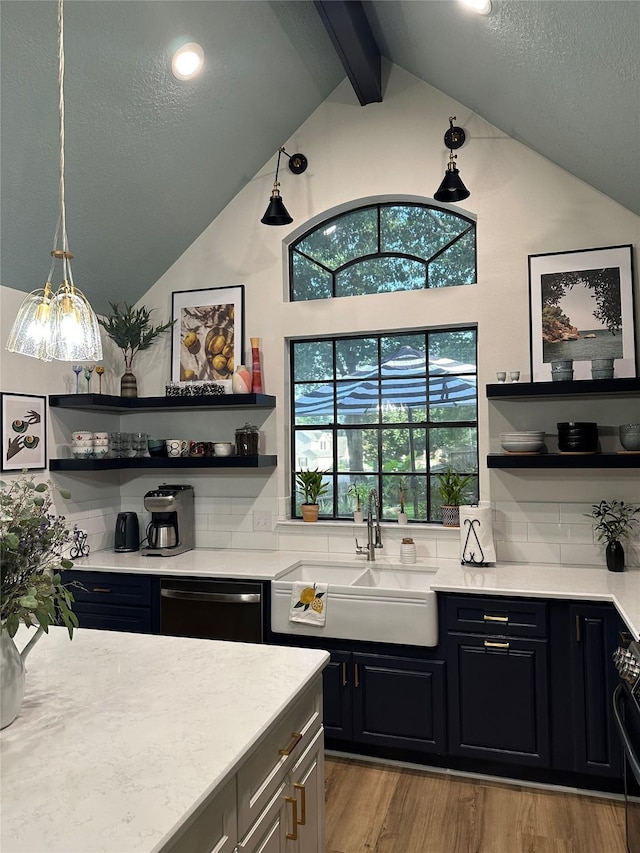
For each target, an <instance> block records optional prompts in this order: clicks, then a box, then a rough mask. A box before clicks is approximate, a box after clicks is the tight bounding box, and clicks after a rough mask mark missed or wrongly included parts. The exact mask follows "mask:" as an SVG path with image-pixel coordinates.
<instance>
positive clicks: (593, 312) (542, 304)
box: [529, 245, 637, 382]
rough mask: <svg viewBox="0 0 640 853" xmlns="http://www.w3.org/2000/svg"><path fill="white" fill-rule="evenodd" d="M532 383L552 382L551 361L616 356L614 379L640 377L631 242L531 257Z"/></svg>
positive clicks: (585, 369) (577, 375) (576, 362)
mask: <svg viewBox="0 0 640 853" xmlns="http://www.w3.org/2000/svg"><path fill="white" fill-rule="evenodd" d="M529 314H530V324H531V381H532V382H548V381H550V380H551V364H550V363H551V361H553V360H556V359H569V358H570V359H573V378H574V379H591V359H594V358H613V359H615V360H614V377H615V378H620V377H623V376H636V375H637V364H636V354H635V353H636V344H635V325H634V305H633V265H632V256H631V246H630V245H626V246H607V247H604V248H601V249H578V250H572V251H568V252H550V253H548V254H544V255H529Z"/></svg>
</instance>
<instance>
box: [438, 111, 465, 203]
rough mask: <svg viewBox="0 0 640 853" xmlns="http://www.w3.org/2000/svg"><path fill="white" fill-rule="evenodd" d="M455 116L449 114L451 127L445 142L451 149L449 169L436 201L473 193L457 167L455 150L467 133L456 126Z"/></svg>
mask: <svg viewBox="0 0 640 853" xmlns="http://www.w3.org/2000/svg"><path fill="white" fill-rule="evenodd" d="M455 120H456V117H455V116H449V129H448V130H447V131H446V133H445V135H444V144H445V145H446V146H447V148H448V149H449V162H448V163H447V171H446V172H445V174H444V178H443V180H442V183H441V184H440V186H439V187H438V190H437V192H435V193H434V196H433V197H434V198H435V200H436V201H445V202H456V201H462V200H463V199H465V198H469V196H470V195H471V193H470V192H469V190H468V189H467V188H466V187H465V185H464V184H463V183H462V179H461V178H460V173H459V172H458V169H457V168H456V162H455V161H456V158H457V156H458V155H457V154H454V153H453V152H454V151H456V150H457V149H458V148H461V147H462V146H463V145H464V143H465V139H466V138H467V137H466V134H465V132H464V130H463V129H462V128H461V127H454V124H453V123H454V121H455Z"/></svg>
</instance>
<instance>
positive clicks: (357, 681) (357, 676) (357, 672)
mask: <svg viewBox="0 0 640 853" xmlns="http://www.w3.org/2000/svg"><path fill="white" fill-rule="evenodd" d="M358 666H359V665H358V664H357V663H356V664H354V665H353V671H354V676H355V680H354V683H355V686H356V687H360V670H359V669H358Z"/></svg>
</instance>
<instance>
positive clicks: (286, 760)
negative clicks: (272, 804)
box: [237, 677, 322, 838]
mask: <svg viewBox="0 0 640 853" xmlns="http://www.w3.org/2000/svg"><path fill="white" fill-rule="evenodd" d="M321 728H322V680H321V677H319V678H318V679H316V681H315V682H314V683H313V685H312V686H311V687H310V688H309V689H308V690H307V691H306V692H305V693H304V694H303V695H302V696H301V697H300V698H299V699H298V700H297V701H296V703H295V704H294V705H293V706H292V707H291V708H290V709H289V710H288V711H287V712H286V713H285V715H284V716H283V717H282V719H281V721H280V722H278V723H277V725H276V726H274V727H273V728H272V729H271V730H269V731H267V732H266V734H265V735H264V737H263V738H262V739H261V740H260V742H259V745H258V748H257V749H256V750H255V752H253V753H252V754H251V755H250V757H249V758H248V760H247V761H246V762H245V763H244V764H243V765H242V767H240V769H239V770H238V774H237V779H238V837H239V838H242V837H244V835H245V834H246V833H247V831H248V830H249V828H250V827H251V825H252V824H253V823H254V822H255V821H256V820H257V818H258V817H259V816H260V814H261V813H262V811H263V810H264V808H265V807H266V806H267V805H268V803H269V801H270V800H271V799H272V798H273V796H274V794H275V793H276V791H277V789H278V786H279V785H280V784H281V783H282V781H283V779H284V777H285V776H286V775H287V773H288V772H289V771H290V770H291V768H292V767H293V765H294V763H295V762H296V761H297V760H298V758H299V756H300V755H302V753H303V752H304V750H305V749H306V748H307V746H308V745H309V744H310V743H311V741H312V740H313V739H314V737H315V736H316V735H317V734H318V732H319V731H320V730H321Z"/></svg>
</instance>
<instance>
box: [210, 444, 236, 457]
mask: <svg viewBox="0 0 640 853" xmlns="http://www.w3.org/2000/svg"><path fill="white" fill-rule="evenodd" d="M213 452H214V453H215V455H216V456H231V454H232V453H233V444H232V443H231V442H230V441H214V443H213Z"/></svg>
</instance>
